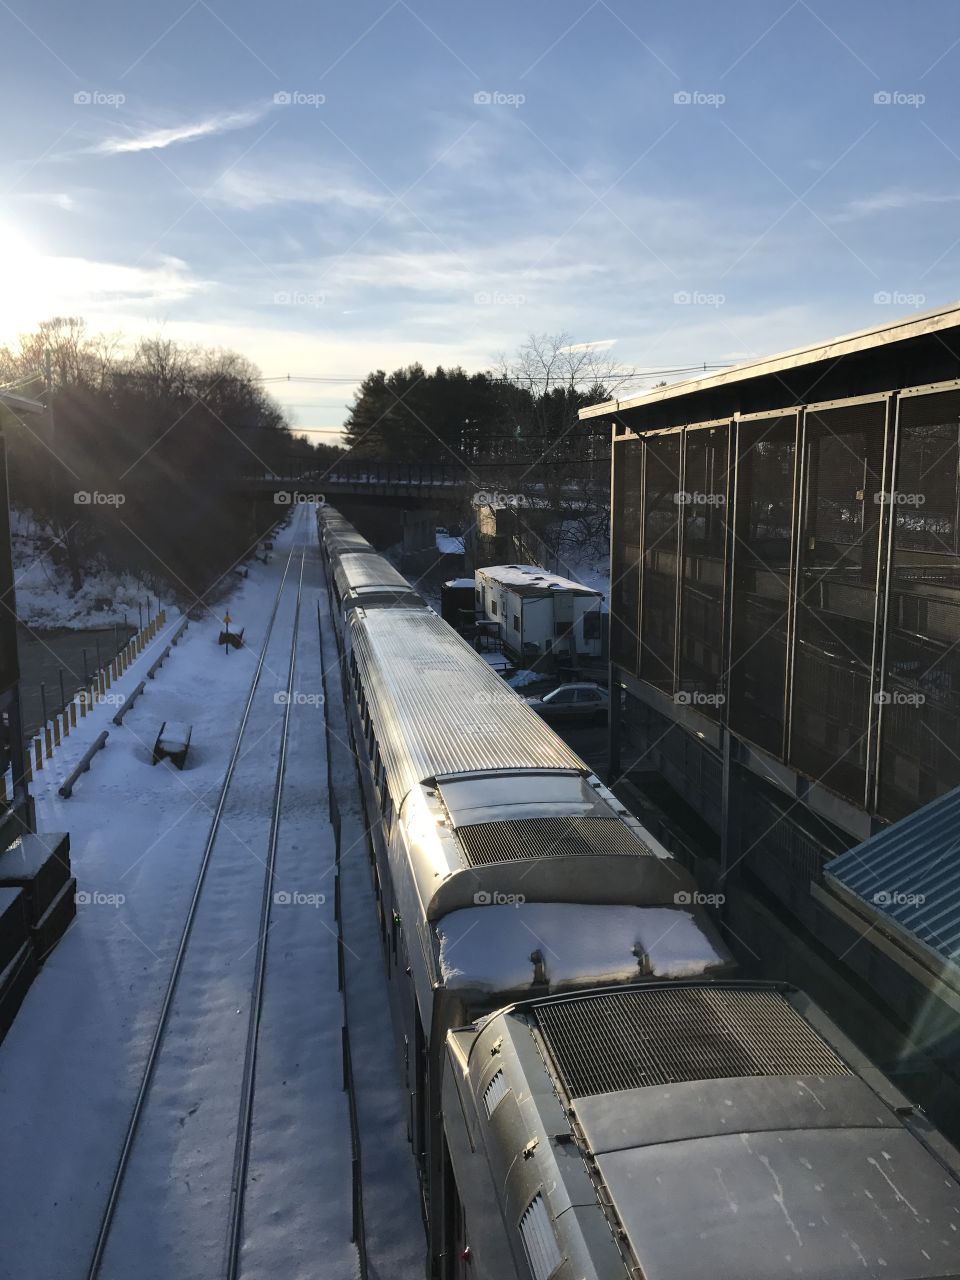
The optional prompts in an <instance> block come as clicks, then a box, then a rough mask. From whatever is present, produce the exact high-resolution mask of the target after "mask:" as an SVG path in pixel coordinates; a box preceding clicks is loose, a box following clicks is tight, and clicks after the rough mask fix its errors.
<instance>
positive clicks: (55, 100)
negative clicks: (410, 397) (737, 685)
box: [0, 0, 960, 438]
mask: <svg viewBox="0 0 960 1280" xmlns="http://www.w3.org/2000/svg"><path fill="white" fill-rule="evenodd" d="M0 49H2V50H3V62H4V74H3V77H2V79H0V110H2V113H3V121H4V126H3V129H2V131H0V155H2V165H0V341H4V340H9V339H10V338H11V337H13V336H14V335H15V334H16V333H17V332H19V331H21V330H24V329H27V328H29V327H30V326H31V325H33V324H34V323H35V322H36V321H37V320H39V319H42V318H44V316H47V315H50V314H56V313H64V312H69V313H79V314H83V315H85V316H86V317H87V318H88V321H89V323H90V325H91V327H92V328H94V329H107V330H110V331H118V332H121V333H122V334H123V335H124V336H125V338H127V339H131V338H134V337H135V336H136V335H138V334H140V333H142V332H153V331H156V330H157V329H158V328H160V327H162V328H163V329H164V330H165V331H166V332H168V333H170V334H172V335H175V336H179V337H183V338H184V339H188V340H191V341H199V342H203V343H207V344H211V345H216V346H229V347H235V348H237V349H239V350H241V351H243V352H244V353H246V354H247V355H249V356H251V357H252V358H253V359H255V360H256V361H257V363H258V364H259V365H260V366H261V368H262V370H263V372H264V373H265V374H268V375H276V374H287V373H290V374H293V375H305V374H311V375H315V376H331V377H338V378H345V377H346V378H349V377H353V376H359V375H362V374H364V373H365V372H367V371H368V370H369V369H371V368H373V367H378V366H379V367H386V368H390V367H393V366H395V365H397V364H400V363H406V362H409V361H411V360H413V359H420V360H422V361H423V362H424V363H426V364H427V365H432V364H436V363H446V364H453V363H462V364H464V365H465V366H466V367H467V368H470V369H475V368H484V367H487V366H488V365H490V364H491V363H493V362H494V361H495V359H496V357H497V354H498V353H499V352H501V351H506V352H509V351H511V350H513V349H515V348H516V347H517V346H518V345H519V343H520V342H521V341H522V340H523V338H524V336H525V335H526V334H527V333H529V332H531V331H536V332H550V333H556V332H559V331H566V332H569V333H570V334H571V336H572V337H573V339H574V340H575V341H578V342H599V343H609V344H611V346H610V351H611V353H612V354H613V355H614V356H615V357H616V358H617V359H618V360H619V361H621V362H622V363H623V364H624V365H626V366H628V367H631V368H649V367H654V366H678V365H687V364H691V363H694V362H699V361H709V362H713V361H721V360H733V359H742V358H746V357H747V356H749V355H752V354H759V353H762V352H770V351H776V350H779V349H781V348H784V347H790V346H796V345H799V344H801V343H803V342H805V341H812V340H815V339H818V338H823V337H827V336H830V335H832V334H836V333H841V332H844V331H847V330H850V329H857V328H862V327H866V326H868V325H871V324H874V323H880V322H882V321H884V320H886V319H889V318H892V317H893V316H895V315H900V314H906V313H908V312H909V311H911V310H915V309H922V308H926V307H931V306H935V305H937V304H939V303H942V302H945V301H949V300H952V299H954V298H956V297H958V296H960V283H958V273H960V224H958V219H957V212H958V206H960V131H958V129H957V124H956V122H957V119H958V118H960V115H958V111H957V106H958V89H957V85H958V83H960V77H958V68H960V8H958V6H957V5H956V4H955V3H951V2H950V0H924V2H923V3H920V4H917V5H913V6H909V5H901V4H897V5H894V4H890V3H886V2H884V0H869V2H868V0H846V2H845V3H843V4H842V5H827V4H826V3H825V2H824V0H817V3H814V4H808V3H806V0H796V2H794V3H787V2H783V3H781V0H774V2H770V0H765V2H761V0H733V2H732V3H729V4H726V5H716V4H712V3H710V4H708V3H704V2H703V0H687V2H686V3H684V2H683V0H680V2H679V3H658V4H651V5H642V6H641V5H638V4H636V3H633V4H631V3H628V2H627V0H611V2H610V3H607V0H552V2H547V0H514V2H513V3H501V2H500V0H487V3H486V4H483V5H466V4H463V3H450V2H449V0H447V2H446V3H443V4H441V3H437V2H436V0H415V2H414V3H407V0H393V2H391V0H354V3H352V4H349V5H340V4H338V5H331V4H294V3H291V0H274V2H273V3H271V4H263V3H258V4H253V3H248V2H247V0H234V2H233V3H231V4H230V5H227V4H226V3H225V2H224V0H217V2H216V3H207V0H155V3H153V4H151V5H150V6H147V5H136V4H130V3H118V2H116V3H94V4H92V5H90V6H76V5H68V4H66V3H50V2H48V0H32V2H31V4H30V5H29V6H27V5H26V4H25V3H24V0H11V2H8V0H0ZM478 95H479V96H478ZM878 95H879V98H878ZM286 99H289V100H286ZM487 99H489V100H487ZM349 395H350V387H349V386H348V385H345V384H343V383H332V384H330V385H327V386H320V385H317V384H299V385H298V384H296V383H291V384H290V386H289V387H288V388H284V390H283V395H282V397H281V399H282V400H283V402H284V403H285V404H288V405H290V406H291V408H292V412H293V415H294V418H295V421H296V422H297V423H298V424H299V425H301V426H303V427H304V428H313V429H316V428H330V427H336V426H338V425H339V424H340V423H341V422H342V419H343V412H344V403H345V401H346V400H347V399H349ZM316 438H321V437H316Z"/></svg>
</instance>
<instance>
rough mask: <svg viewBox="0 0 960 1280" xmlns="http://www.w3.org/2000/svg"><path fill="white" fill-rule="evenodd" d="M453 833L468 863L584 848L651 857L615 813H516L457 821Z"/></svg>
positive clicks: (576, 852)
mask: <svg viewBox="0 0 960 1280" xmlns="http://www.w3.org/2000/svg"><path fill="white" fill-rule="evenodd" d="M457 836H458V838H459V840H460V844H461V846H462V847H463V851H464V853H465V854H466V857H467V861H468V863H469V864H470V866H471V867H485V866H490V865H491V864H493V863H496V862H521V861H524V860H526V859H528V858H563V857H569V856H571V855H575V856H578V857H582V856H583V855H584V854H622V855H624V856H626V857H631V856H633V857H638V856H639V857H653V856H654V853H653V850H652V849H651V848H650V846H649V845H647V844H645V843H644V841H643V840H641V839H640V837H639V836H638V835H637V834H636V832H635V831H633V830H631V828H630V827H628V826H627V824H626V823H625V822H621V820H620V819H619V818H588V817H566V818H517V819H511V820H510V821H508V822H478V823H476V824H475V825H474V826H468V827H458V828H457Z"/></svg>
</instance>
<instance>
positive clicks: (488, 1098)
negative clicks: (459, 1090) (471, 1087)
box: [483, 1071, 510, 1120]
mask: <svg viewBox="0 0 960 1280" xmlns="http://www.w3.org/2000/svg"><path fill="white" fill-rule="evenodd" d="M509 1092H510V1086H509V1085H508V1084H507V1081H506V1077H505V1076H504V1074H503V1072H502V1071H496V1072H494V1075H493V1077H492V1078H491V1080H490V1083H489V1084H488V1085H487V1087H486V1088H485V1089H484V1091H483V1105H484V1108H485V1110H486V1113H487V1119H488V1120H489V1119H490V1117H491V1116H492V1115H493V1113H494V1111H496V1109H497V1104H498V1103H500V1102H502V1101H503V1099H504V1098H505V1097H506V1096H507V1094H508V1093H509Z"/></svg>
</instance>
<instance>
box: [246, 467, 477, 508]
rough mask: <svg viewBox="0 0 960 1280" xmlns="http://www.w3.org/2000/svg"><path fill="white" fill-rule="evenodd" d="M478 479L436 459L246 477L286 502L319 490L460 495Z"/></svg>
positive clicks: (333, 494)
mask: <svg viewBox="0 0 960 1280" xmlns="http://www.w3.org/2000/svg"><path fill="white" fill-rule="evenodd" d="M476 487H477V486H476V481H475V480H472V479H471V478H470V476H469V475H468V474H467V473H466V472H465V471H464V470H463V469H462V468H458V467H453V466H449V467H448V466H443V465H437V464H434V463H423V464H417V463H381V462H370V463H362V462H358V463H347V464H345V465H344V464H339V463H338V464H337V465H336V466H334V467H333V468H331V469H330V470H327V471H305V472H302V473H301V474H298V475H295V476H289V475H287V476H280V475H277V474H275V473H273V472H259V473H258V474H256V475H253V476H249V477H248V478H247V480H246V488H247V491H248V492H250V491H251V490H252V492H253V493H255V494H258V495H260V494H263V495H266V496H272V497H273V498H274V500H279V501H281V502H282V497H280V495H282V494H289V495H290V498H291V500H293V498H294V497H295V495H297V494H303V495H306V494H318V495H322V496H323V497H324V498H326V499H334V498H370V497H379V498H386V499H390V500H399V501H404V502H409V501H411V500H413V501H415V502H423V501H427V500H430V501H435V500H437V499H439V498H444V497H446V498H458V497H461V496H462V495H464V494H466V493H469V492H470V491H471V490H473V489H475V488H476Z"/></svg>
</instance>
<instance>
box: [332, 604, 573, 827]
mask: <svg viewBox="0 0 960 1280" xmlns="http://www.w3.org/2000/svg"><path fill="white" fill-rule="evenodd" d="M353 640H354V650H355V652H356V655H357V662H358V664H359V666H360V669H361V672H362V679H363V683H364V688H365V689H366V691H367V698H368V700H369V703H370V707H371V714H372V716H373V721H374V726H375V729H376V734H377V742H378V743H379V745H380V751H381V753H382V755H383V757H384V759H385V761H386V762H387V765H388V768H389V770H390V773H391V775H392V776H391V784H392V788H393V790H394V801H395V802H396V803H398V804H399V803H400V801H401V800H402V799H403V797H404V796H405V795H406V794H407V792H408V791H409V790H410V788H411V787H413V786H415V785H416V784H417V783H419V782H421V781H423V780H424V779H425V778H432V777H435V776H437V775H443V774H456V773H471V772H475V771H477V772H480V771H488V770H489V771H495V770H499V769H570V770H576V771H577V772H586V766H585V765H584V764H583V762H582V761H581V760H580V758H579V757H578V756H577V755H575V754H574V753H573V752H572V751H571V750H570V749H569V747H567V745H566V744H565V743H564V742H563V741H562V740H561V739H560V738H558V737H557V735H556V734H555V733H554V732H553V731H552V730H551V729H550V728H549V727H548V726H547V725H546V724H545V723H544V721H543V720H541V719H540V717H539V716H538V715H537V714H536V712H534V711H531V710H530V708H529V707H528V706H527V705H526V703H525V702H524V701H523V699H522V698H520V697H518V696H517V695H516V694H514V693H513V691H512V690H511V689H510V688H508V686H507V685H506V684H504V682H503V681H502V680H501V679H500V677H499V676H498V675H496V674H495V673H494V672H493V671H492V670H491V669H490V667H489V665H488V664H487V663H486V662H484V660H483V659H482V658H481V657H480V656H479V655H478V654H477V653H475V652H474V650H473V649H471V648H470V646H469V645H468V644H467V643H466V641H465V640H463V639H461V637H460V636H458V635H457V633H456V632H455V631H454V630H453V629H452V628H451V627H450V626H448V625H447V623H445V622H444V621H443V620H442V619H441V618H439V617H437V615H436V614H435V613H432V612H421V611H419V610H406V609H390V610H387V611H384V612H382V613H373V612H371V613H369V614H366V615H364V614H363V613H362V611H361V614H360V615H358V616H357V617H356V618H355V619H354V623H353Z"/></svg>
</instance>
